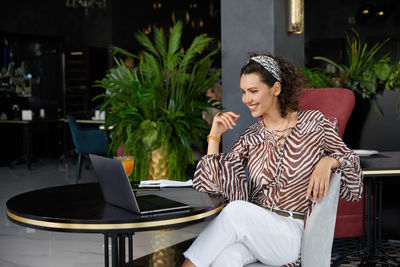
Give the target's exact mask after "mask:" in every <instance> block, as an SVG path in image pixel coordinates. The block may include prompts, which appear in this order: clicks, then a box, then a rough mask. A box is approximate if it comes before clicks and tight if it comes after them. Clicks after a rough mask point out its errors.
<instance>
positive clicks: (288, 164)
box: [193, 110, 363, 214]
mask: <svg viewBox="0 0 400 267" xmlns="http://www.w3.org/2000/svg"><path fill="white" fill-rule="evenodd" d="M324 156H330V157H334V158H336V159H338V160H339V162H340V166H339V168H337V169H335V170H334V171H336V172H339V173H340V175H341V177H342V180H341V188H340V197H341V198H343V199H345V200H348V201H358V200H359V199H360V198H361V195H362V190H363V182H362V180H363V179H362V178H363V177H362V172H361V168H360V159H359V157H358V156H357V155H356V154H355V153H354V152H352V151H351V150H350V149H348V148H347V147H346V145H345V144H344V143H343V141H342V140H341V138H340V137H339V136H338V135H337V133H336V132H335V130H334V129H333V127H332V125H331V123H330V122H329V121H328V120H327V119H326V118H325V117H324V116H323V115H322V113H321V112H319V111H311V110H307V111H299V112H298V120H297V123H296V125H295V126H294V127H293V129H292V131H291V133H290V134H289V135H288V136H287V137H286V140H285V143H284V144H283V145H282V146H278V145H277V143H276V140H275V139H274V137H273V135H272V134H271V132H269V131H268V130H267V129H266V128H265V127H264V124H263V122H262V121H260V122H258V123H255V124H253V125H252V126H250V127H249V128H248V129H247V130H246V131H245V132H244V133H243V134H242V135H241V136H240V137H239V139H238V140H237V141H236V143H235V144H234V145H233V147H232V150H231V151H230V152H228V153H220V154H212V155H205V156H204V157H202V158H201V160H200V162H199V164H198V165H197V169H196V172H195V175H194V180H193V186H194V188H196V189H197V190H199V191H201V192H217V193H221V194H222V195H224V196H225V198H226V199H227V200H228V201H233V200H245V201H250V202H256V203H260V204H262V205H264V206H268V207H271V208H277V209H282V210H290V211H295V212H300V213H306V214H308V212H309V211H310V209H311V205H312V202H311V201H310V200H308V199H306V198H305V196H306V192H307V187H308V183H309V181H310V176H311V174H312V172H313V170H314V167H315V165H316V164H317V163H318V161H319V160H320V159H321V158H322V157H324ZM246 165H247V166H248V171H249V181H248V182H247V181H246V175H245V166H246ZM279 165H280V167H279Z"/></svg>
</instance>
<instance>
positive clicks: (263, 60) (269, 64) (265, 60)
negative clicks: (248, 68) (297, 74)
mask: <svg viewBox="0 0 400 267" xmlns="http://www.w3.org/2000/svg"><path fill="white" fill-rule="evenodd" d="M250 59H251V60H253V61H255V62H257V63H259V64H260V65H261V66H263V67H264V69H266V70H267V71H268V72H269V73H271V75H272V76H274V78H275V79H277V80H278V81H279V82H282V76H281V70H280V68H279V66H278V64H276V61H275V60H274V59H273V58H272V57H269V56H256V57H252V58H250Z"/></svg>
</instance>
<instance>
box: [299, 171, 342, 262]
mask: <svg viewBox="0 0 400 267" xmlns="http://www.w3.org/2000/svg"><path fill="white" fill-rule="evenodd" d="M339 191H340V175H339V174H337V173H333V174H332V175H331V178H330V185H329V192H328V195H327V196H326V197H324V198H323V199H322V200H320V201H318V202H317V203H316V204H315V206H314V207H313V209H312V212H311V214H310V216H309V217H308V219H307V222H306V227H305V229H304V233H303V239H302V243H301V265H302V266H307V267H325V266H326V267H329V266H330V264H331V253H332V243H333V234H334V231H335V222H336V213H337V206H338V201H339Z"/></svg>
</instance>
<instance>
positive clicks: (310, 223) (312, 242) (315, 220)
mask: <svg viewBox="0 0 400 267" xmlns="http://www.w3.org/2000/svg"><path fill="white" fill-rule="evenodd" d="M339 191H340V175H338V174H332V175H331V179H330V186H329V192H328V195H327V196H326V197H324V198H322V200H320V201H318V202H317V203H316V204H315V206H314V207H313V210H312V213H311V214H310V216H309V217H308V219H307V223H306V227H305V229H304V234H303V239H302V242H301V266H302V267H329V266H330V264H331V251H332V243H333V233H334V230H335V221H336V212H337V206H338V201H339ZM261 266H267V265H264V264H261V263H259V262H257V263H252V264H248V265H246V267H261Z"/></svg>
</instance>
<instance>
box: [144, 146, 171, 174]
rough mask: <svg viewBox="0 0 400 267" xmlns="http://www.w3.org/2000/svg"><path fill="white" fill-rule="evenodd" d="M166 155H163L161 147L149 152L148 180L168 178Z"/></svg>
mask: <svg viewBox="0 0 400 267" xmlns="http://www.w3.org/2000/svg"><path fill="white" fill-rule="evenodd" d="M167 173H168V157H165V155H164V150H163V147H160V148H158V149H156V150H153V151H152V152H151V160H150V164H149V177H148V179H149V180H159V179H168V176H167Z"/></svg>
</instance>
